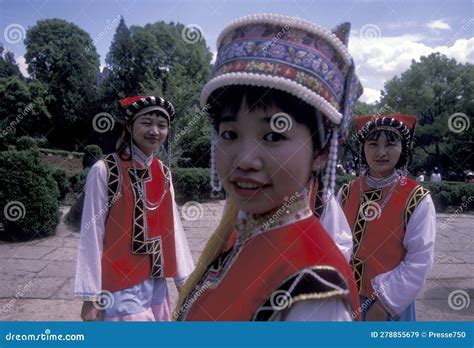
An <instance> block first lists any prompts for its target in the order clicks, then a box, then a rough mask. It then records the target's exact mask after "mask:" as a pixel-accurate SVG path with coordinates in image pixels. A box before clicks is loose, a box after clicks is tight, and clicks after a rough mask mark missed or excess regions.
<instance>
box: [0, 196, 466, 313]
mask: <svg viewBox="0 0 474 348" xmlns="http://www.w3.org/2000/svg"><path fill="white" fill-rule="evenodd" d="M222 209H223V202H217V203H205V204H202V212H203V214H202V218H201V219H198V220H195V221H186V220H185V219H183V225H184V228H185V232H186V235H187V238H188V242H189V245H190V248H191V252H192V254H193V257H194V260H195V261H197V259H198V257H199V255H200V254H201V252H202V249H203V248H204V245H205V243H206V241H207V239H208V238H209V235H210V233H211V232H212V231H213V230H214V228H215V226H216V225H217V222H218V220H219V218H220V216H221V213H222ZM437 223H438V235H437V241H436V257H435V264H434V266H433V270H432V272H431V274H430V276H429V278H428V280H427V283H426V285H425V287H424V289H423V290H422V291H421V292H420V294H419V295H418V298H417V301H416V305H417V317H418V320H420V321H427V320H434V321H441V320H448V321H451V320H453V321H471V320H474V301H473V299H474V272H473V270H474V268H473V265H474V252H473V250H474V247H473V234H474V233H473V226H474V216H473V215H457V216H454V217H453V216H450V215H445V214H439V215H438V218H437ZM78 241H79V234H78V233H74V232H71V231H70V230H69V229H68V227H67V226H65V225H64V224H63V223H61V224H60V225H59V226H58V230H57V233H56V236H54V237H50V238H45V239H41V240H35V241H31V242H27V243H1V242H0V284H1V286H0V320H10V321H42V320H48V321H56V320H59V321H64V320H66V321H77V320H80V316H79V313H80V308H81V304H82V303H81V301H79V300H74V299H73V286H74V273H75V264H76V262H75V260H76V254H77V245H78ZM169 289H170V297H171V302H172V304H173V308H174V303H175V302H176V298H177V293H176V290H175V287H174V284H173V282H172V281H170V282H169ZM460 291H461V292H460ZM463 291H464V292H465V293H467V294H468V297H464V294H465V293H463ZM450 294H451V302H449V301H448V298H450ZM463 301H464V302H463ZM467 302H470V304H469V306H467V307H466V304H467ZM450 303H451V307H454V308H456V306H457V307H463V309H460V310H455V309H453V308H451V307H450Z"/></svg>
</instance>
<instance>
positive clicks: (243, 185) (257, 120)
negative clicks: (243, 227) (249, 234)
mask: <svg viewBox="0 0 474 348" xmlns="http://www.w3.org/2000/svg"><path fill="white" fill-rule="evenodd" d="M278 112H281V110H280V109H279V108H278V107H276V106H271V107H267V108H257V109H253V110H252V111H248V107H247V105H246V103H245V100H243V101H242V105H241V107H240V110H239V111H238V112H237V114H236V116H235V117H225V116H223V117H222V121H221V123H220V125H219V139H218V142H217V148H216V164H217V172H218V174H219V177H220V179H221V182H222V185H223V187H224V188H225V190H226V191H227V193H228V194H229V195H230V196H231V197H232V199H233V201H234V202H235V203H236V205H237V207H238V208H239V209H240V210H243V211H246V212H249V213H253V214H262V213H265V212H268V211H270V210H272V209H274V208H276V207H279V206H281V205H282V204H284V202H285V199H288V198H289V197H291V196H293V195H295V194H296V193H298V192H300V191H301V190H302V189H303V188H304V187H305V185H306V183H307V182H308V180H309V178H310V176H311V171H312V170H315V169H314V168H315V166H316V165H315V162H317V163H318V166H319V165H320V159H319V158H318V160H317V161H316V159H315V158H314V157H315V155H314V150H313V144H312V138H311V133H310V131H309V129H308V127H306V126H305V125H303V124H300V123H298V122H296V121H294V119H293V120H292V121H293V126H292V127H291V129H287V130H285V131H284V132H279V131H275V130H273V129H272V127H271V125H270V119H271V116H272V115H274V114H276V113H278Z"/></svg>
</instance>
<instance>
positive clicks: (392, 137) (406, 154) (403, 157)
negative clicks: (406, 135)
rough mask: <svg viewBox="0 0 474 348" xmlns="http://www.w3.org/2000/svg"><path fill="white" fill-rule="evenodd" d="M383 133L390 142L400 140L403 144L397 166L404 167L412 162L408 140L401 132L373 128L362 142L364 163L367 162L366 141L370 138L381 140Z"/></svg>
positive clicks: (397, 167)
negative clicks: (405, 139)
mask: <svg viewBox="0 0 474 348" xmlns="http://www.w3.org/2000/svg"><path fill="white" fill-rule="evenodd" d="M382 134H384V135H385V138H386V139H387V141H389V142H396V141H400V142H401V144H402V151H401V153H400V158H399V159H398V162H397V164H396V165H395V168H396V169H399V168H401V167H403V166H404V165H408V164H409V163H410V162H411V153H410V151H409V149H408V145H407V143H406V141H404V139H403V138H402V137H401V135H400V134H398V133H396V132H393V131H391V130H388V129H378V130H373V131H371V132H370V133H369V134H368V135H367V136H366V137H365V139H364V140H363V142H362V154H361V156H362V163H364V164H367V159H366V158H365V151H364V145H365V143H366V142H367V141H369V140H373V141H377V140H379V138H380V136H381V135H382Z"/></svg>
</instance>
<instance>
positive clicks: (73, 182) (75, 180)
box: [69, 171, 87, 193]
mask: <svg viewBox="0 0 474 348" xmlns="http://www.w3.org/2000/svg"><path fill="white" fill-rule="evenodd" d="M86 177H87V174H86V172H85V171H80V172H77V173H76V174H74V175H71V176H70V177H69V186H70V188H71V190H72V192H74V193H81V192H82V190H83V189H84V185H85V184H86Z"/></svg>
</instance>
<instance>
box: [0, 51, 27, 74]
mask: <svg viewBox="0 0 474 348" xmlns="http://www.w3.org/2000/svg"><path fill="white" fill-rule="evenodd" d="M9 76H16V77H18V78H20V79H22V78H23V75H22V74H21V72H20V68H19V67H18V64H17V63H16V61H15V56H14V55H13V53H12V52H9V51H7V52H5V50H4V48H3V45H1V44H0V77H9Z"/></svg>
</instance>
